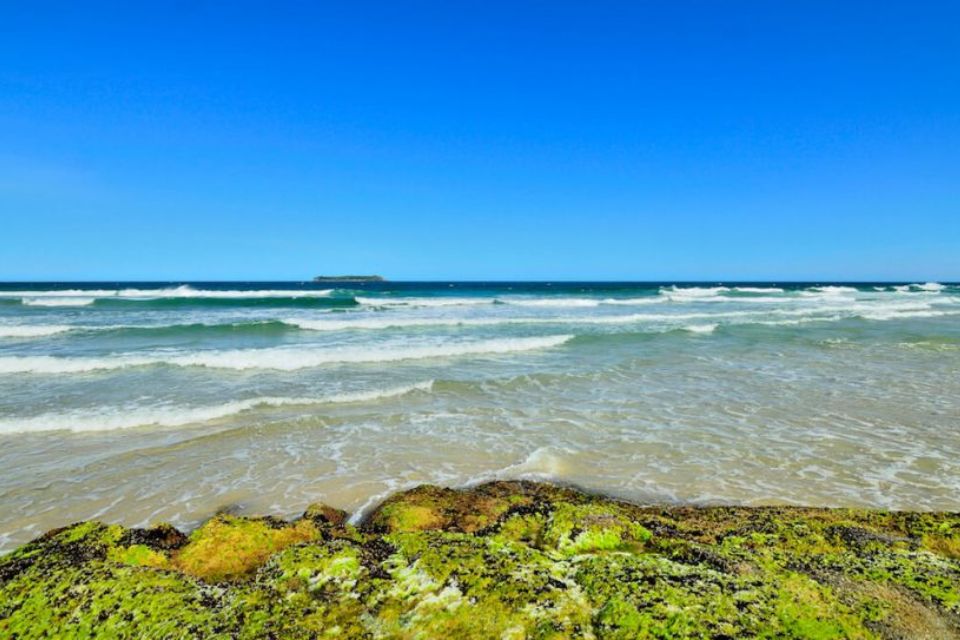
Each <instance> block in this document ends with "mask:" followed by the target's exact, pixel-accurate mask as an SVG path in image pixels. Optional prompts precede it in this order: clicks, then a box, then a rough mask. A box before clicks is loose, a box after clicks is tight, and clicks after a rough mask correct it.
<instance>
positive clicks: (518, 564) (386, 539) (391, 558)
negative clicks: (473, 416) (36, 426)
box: [0, 482, 960, 640]
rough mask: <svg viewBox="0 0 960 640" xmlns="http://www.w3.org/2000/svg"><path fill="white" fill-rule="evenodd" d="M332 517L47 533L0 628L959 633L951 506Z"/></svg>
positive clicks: (115, 633)
mask: <svg viewBox="0 0 960 640" xmlns="http://www.w3.org/2000/svg"><path fill="white" fill-rule="evenodd" d="M345 516H346V514H344V513H343V512H339V511H337V510H335V509H330V508H328V507H324V506H323V505H313V506H311V507H310V509H308V511H307V513H306V514H304V517H303V518H301V519H299V520H296V521H294V522H282V521H279V520H275V519H269V518H240V517H234V516H217V517H215V518H213V519H212V520H210V521H209V522H207V523H206V524H204V525H203V526H202V527H200V528H199V529H197V530H196V531H194V532H193V533H192V534H191V535H190V536H189V538H185V537H184V536H182V534H180V533H179V532H176V531H175V530H173V529H172V528H170V527H158V528H155V529H149V530H126V529H123V528H122V527H118V526H106V525H102V524H99V523H95V522H90V523H80V524H77V525H74V526H71V527H67V528H65V529H62V530H58V531H53V532H50V533H49V534H47V535H45V536H42V537H41V538H39V539H37V540H36V541H34V542H32V543H30V544H28V545H25V546H23V547H21V548H20V549H17V550H16V551H14V552H13V553H12V554H10V555H8V556H5V557H3V558H0V637H3V638H7V637H10V638H40V637H74V638H86V637H109V638H131V639H132V638H164V639H166V638H197V637H203V638H220V637H222V638H250V639H253V638H264V637H272V638H364V639H381V638H382V639H387V638H396V639H401V638H402V639H413V638H437V637H450V638H458V639H460V638H463V639H472V638H475V639H486V638H506V639H521V638H524V639H529V638H623V639H628V638H629V639H631V640H632V639H637V638H659V639H664V638H717V639H720V638H769V639H773V638H808V639H826V638H838V639H839V638H874V637H876V638H938V639H939V638H960V622H958V621H960V560H958V559H957V553H956V551H957V545H958V535H960V534H958V531H960V517H958V515H957V514H908V513H896V512H886V511H864V510H850V509H837V510H831V509H805V508H738V507H715V508H692V507H649V508H641V507H637V506H632V505H629V504H624V503H622V502H617V501H613V500H607V499H604V498H600V497H597V496H590V495H585V494H582V493H578V492H576V491H573V490H571V489H566V488H560V487H554V486H550V485H544V484H536V483H528V482H498V483H490V484H487V485H482V486H479V487H475V488H472V489H470V490H464V491H455V490H451V489H441V488H438V487H421V488H418V489H415V490H413V491H409V492H406V493H403V494H400V495H398V496H394V497H393V498H391V499H390V500H388V501H387V502H385V503H384V505H382V506H381V507H380V508H379V509H378V510H376V511H375V512H374V513H373V514H372V515H371V516H370V517H369V518H368V519H367V520H366V521H365V522H364V523H363V524H362V525H361V526H360V527H359V528H357V529H354V528H353V527H351V526H349V525H347V524H345Z"/></svg>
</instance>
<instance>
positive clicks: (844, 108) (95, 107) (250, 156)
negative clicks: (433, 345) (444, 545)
mask: <svg viewBox="0 0 960 640" xmlns="http://www.w3.org/2000/svg"><path fill="white" fill-rule="evenodd" d="M15 4H18V5H20V6H19V7H17V6H14V5H15ZM133 5H136V6H133ZM958 24H960V4H958V3H956V2H916V1H913V2H880V3H877V2H869V3H868V2H854V1H850V2H835V1H834V2H816V1H804V2H735V1H733V2H715V1H704V2H685V1H682V0H678V1H676V2H640V1H634V2H622V3H620V2H576V3H574V2H560V1H554V2H517V1H513V2H502V3H500V2H490V1H487V2H404V3H386V2H384V3H365V2H358V1H353V2H296V3H294V2H270V3H267V2H261V3H250V2H230V3H227V2H187V1H181V2H172V3H161V2H153V3H130V2H124V3H113V4H106V3H96V2H91V3H62V4H59V3H44V2H23V3H3V6H2V8H0V279H6V280H29V279H71V280H77V279H108V280H116V279H163V280H167V279H303V278H307V277H310V276H311V275H314V274H316V273H346V272H349V273H354V272H360V273H367V272H370V273H381V274H384V275H386V276H388V277H390V278H393V279H708V280H715V279H723V280H730V279H774V280H776V279H846V280H849V279H898V280H899V279H905V280H927V279H941V280H958V279H960V38H957V36H956V33H957V31H956V30H957V25H958Z"/></svg>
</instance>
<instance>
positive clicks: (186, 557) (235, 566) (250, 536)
mask: <svg viewBox="0 0 960 640" xmlns="http://www.w3.org/2000/svg"><path fill="white" fill-rule="evenodd" d="M318 536H319V531H318V529H317V527H316V525H315V524H314V523H313V521H311V520H300V521H299V522H297V523H295V524H292V525H287V526H273V525H272V523H268V522H267V521H264V520H250V519H246V518H237V517H233V516H226V515H221V516H217V517H215V518H213V519H212V520H209V521H208V522H207V523H206V524H204V525H203V526H202V527H200V528H199V529H197V530H196V531H194V532H193V533H192V534H191V535H190V541H189V543H188V544H187V545H186V546H185V547H184V548H183V549H181V550H180V551H179V552H177V553H176V554H175V555H174V557H173V559H172V562H171V564H172V566H173V567H175V568H177V569H179V570H180V571H182V572H184V573H187V574H189V575H192V576H196V577H198V578H203V579H205V580H211V581H218V580H237V579H240V578H243V577H245V576H248V575H250V574H251V573H252V572H253V571H254V570H255V569H256V568H257V567H259V566H260V565H262V564H264V563H265V562H266V561H267V559H268V558H269V557H270V556H272V555H273V554H274V553H277V552H278V551H282V550H283V549H285V548H286V547H289V546H290V545H292V544H296V543H298V542H307V541H309V540H315V539H316V538H317V537H318Z"/></svg>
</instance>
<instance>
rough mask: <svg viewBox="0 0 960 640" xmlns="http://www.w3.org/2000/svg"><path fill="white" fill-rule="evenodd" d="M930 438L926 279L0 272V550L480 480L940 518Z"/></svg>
mask: <svg viewBox="0 0 960 640" xmlns="http://www.w3.org/2000/svg"><path fill="white" fill-rule="evenodd" d="M333 287H337V288H333ZM958 431H960V286H957V285H951V284H939V283H914V284H911V283H858V284H849V283H783V284H775V283H586V282H585V283H570V282H556V283H521V282H517V283H492V282H491V283H482V282H469V283H465V282H433V283H414V282H405V283H391V282H385V283H368V284H352V283H350V284H339V283H338V284H335V285H330V284H319V283H290V282H257V283H235V282H230V283H214V282H191V283H179V282H178V283H141V282H137V283H134V282H123V283H57V284H51V283H42V284H40V283H33V284H23V283H20V284H12V283H8V284H0V551H10V550H12V549H13V548H14V547H15V546H16V545H18V544H21V543H23V542H25V541H27V540H29V539H31V538H33V537H35V536H37V535H39V534H40V533H42V532H43V531H45V530H47V529H50V528H52V527H56V526H63V525H66V524H68V523H71V522H74V521H78V520H84V519H101V520H103V521H106V522H117V523H122V524H125V525H129V526H134V525H136V526H143V525H146V524H148V523H153V522H158V521H168V522H171V523H173V524H175V525H177V526H181V527H188V528H189V527H190V526H193V525H195V524H197V523H199V522H201V521H202V520H204V519H206V518H208V517H209V516H210V515H211V514H213V513H214V512H216V511H217V510H221V509H228V510H231V511H235V512H239V513H249V514H267V513H270V514H275V515H281V516H283V515H286V516H292V515H295V514H298V513H299V512H301V511H302V510H303V508H304V507H305V506H306V505H307V504H308V503H311V502H317V501H321V502H326V503H328V504H331V505H333V506H336V507H340V508H344V509H347V510H348V511H350V512H352V513H354V514H355V517H359V516H362V514H363V513H364V512H365V511H367V510H369V509H370V507H371V506H373V505H375V504H376V503H377V502H378V501H379V500H382V499H383V498H384V497H385V496H387V495H389V494H390V493H392V492H394V491H397V490H400V489H404V488H408V487H412V486H415V485H418V484H422V483H436V484H442V485H450V486H462V485H467V484H471V483H476V482H481V481H484V480H489V479H494V478H520V477H524V478H536V479H551V480H556V481H561V482H568V483H572V484H575V485H578V486H581V487H584V488H586V489H590V490H595V491H602V492H604V493H607V494H612V495H615V496H620V497H624V498H627V499H630V500H634V501H638V502H642V503H653V502H671V503H673V502H686V503H697V504H713V503H736V504H751V505H753V504H805V505H817V506H871V507H885V508H891V509H920V510H925V509H936V510H960V433H958Z"/></svg>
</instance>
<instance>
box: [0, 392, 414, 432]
mask: <svg viewBox="0 0 960 640" xmlns="http://www.w3.org/2000/svg"><path fill="white" fill-rule="evenodd" d="M432 389H433V380H427V381H426V382H418V383H416V384H411V385H406V386H401V387H393V388H390V389H373V390H369V391H356V392H352V393H349V392H348V393H340V394H335V395H331V396H326V397H318V398H310V397H304V398H295V397H263V398H248V399H246V400H234V401H232V402H225V403H223V404H219V405H214V406H207V407H148V408H129V407H122V408H118V409H116V410H113V411H102V410H101V411H75V412H69V413H50V414H44V415H40V416H35V417H31V418H19V419H17V418H11V419H6V420H0V433H28V432H36V431H61V430H69V431H112V430H114V429H129V428H131V427H141V426H165V427H175V426H182V425H188V424H198V423H203V422H210V421H211V420H217V419H219V418H225V417H227V416H231V415H236V414H238V413H244V412H246V411H250V410H251V409H257V408H261V407H281V406H311V405H323V404H346V403H356V402H373V401H376V400H383V399H387V398H394V397H397V396H402V395H406V394H409V393H412V392H414V391H427V392H429V391H431V390H432Z"/></svg>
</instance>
